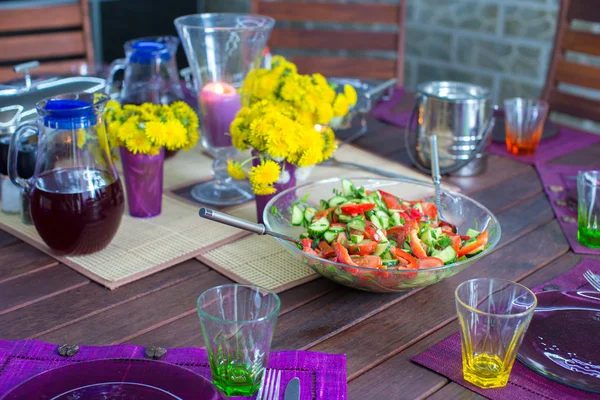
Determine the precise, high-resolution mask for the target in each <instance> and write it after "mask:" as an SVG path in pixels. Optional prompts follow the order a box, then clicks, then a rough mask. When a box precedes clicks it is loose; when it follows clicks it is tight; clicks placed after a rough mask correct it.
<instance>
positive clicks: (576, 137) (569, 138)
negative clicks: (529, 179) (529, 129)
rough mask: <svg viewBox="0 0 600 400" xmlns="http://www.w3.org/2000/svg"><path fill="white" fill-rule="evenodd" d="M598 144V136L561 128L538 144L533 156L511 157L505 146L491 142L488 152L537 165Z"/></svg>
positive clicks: (599, 137)
mask: <svg viewBox="0 0 600 400" xmlns="http://www.w3.org/2000/svg"><path fill="white" fill-rule="evenodd" d="M598 142H600V135H594V134H590V133H585V132H581V131H578V130H575V129H571V128H567V127H564V126H561V127H560V131H559V132H558V134H557V135H556V136H554V137H551V138H549V139H546V140H542V141H541V142H540V144H539V146H538V149H537V151H536V152H535V154H534V155H533V156H513V155H512V154H510V153H509V152H508V150H506V144H505V143H500V142H493V143H492V145H491V146H490V152H491V153H492V154H496V155H498V156H502V157H508V158H512V159H513V160H517V161H521V162H524V163H527V164H532V165H539V164H541V163H545V162H548V161H550V160H552V159H554V158H557V157H560V156H563V155H565V154H568V153H571V152H573V151H575V150H579V149H582V148H584V147H587V146H590V145H592V144H594V143H598Z"/></svg>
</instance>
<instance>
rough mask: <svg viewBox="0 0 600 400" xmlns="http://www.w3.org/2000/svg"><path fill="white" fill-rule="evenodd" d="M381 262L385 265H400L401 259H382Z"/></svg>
mask: <svg viewBox="0 0 600 400" xmlns="http://www.w3.org/2000/svg"><path fill="white" fill-rule="evenodd" d="M381 263H382V264H383V266H384V267H388V268H389V267H395V266H397V265H398V263H399V261H398V260H381Z"/></svg>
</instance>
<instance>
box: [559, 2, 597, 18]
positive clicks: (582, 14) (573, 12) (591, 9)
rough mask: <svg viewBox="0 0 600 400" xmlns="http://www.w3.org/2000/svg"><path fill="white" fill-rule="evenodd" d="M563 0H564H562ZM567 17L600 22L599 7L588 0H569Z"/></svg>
mask: <svg viewBox="0 0 600 400" xmlns="http://www.w3.org/2000/svg"><path fill="white" fill-rule="evenodd" d="M563 1H564V0H563ZM567 15H568V18H569V19H570V20H571V19H581V20H584V21H591V22H600V7H598V4H597V3H596V2H594V1H590V0H569V10H568V14H567Z"/></svg>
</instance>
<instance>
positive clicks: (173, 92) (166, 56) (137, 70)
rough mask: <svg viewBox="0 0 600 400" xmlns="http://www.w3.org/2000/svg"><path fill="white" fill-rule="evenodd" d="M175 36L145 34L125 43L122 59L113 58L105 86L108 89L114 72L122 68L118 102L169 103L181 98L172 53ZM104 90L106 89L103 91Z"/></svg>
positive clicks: (111, 83)
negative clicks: (122, 76)
mask: <svg viewBox="0 0 600 400" xmlns="http://www.w3.org/2000/svg"><path fill="white" fill-rule="evenodd" d="M178 46H179V39H177V38H176V37H175V36H161V37H148V38H140V39H134V40H130V41H128V42H126V43H125V46H124V48H125V55H126V58H125V59H118V60H115V61H113V63H112V64H111V66H110V76H109V77H108V83H107V85H106V90H107V91H110V89H111V88H112V86H113V83H114V77H115V74H116V73H117V72H118V71H119V70H125V77H124V79H123V86H122V87H121V94H120V103H121V104H137V105H139V104H143V103H154V104H170V103H172V102H174V101H177V100H182V99H183V92H182V89H181V82H180V81H179V78H178V69H177V63H176V60H175V54H176V53H177V47H178ZM107 93H108V92H107Z"/></svg>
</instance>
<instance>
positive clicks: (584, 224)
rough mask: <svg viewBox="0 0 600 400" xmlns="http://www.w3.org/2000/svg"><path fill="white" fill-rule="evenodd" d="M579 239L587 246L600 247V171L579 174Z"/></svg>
mask: <svg viewBox="0 0 600 400" xmlns="http://www.w3.org/2000/svg"><path fill="white" fill-rule="evenodd" d="M577 198H578V201H577V203H578V207H577V208H578V212H577V224H578V228H577V240H579V243H581V244H583V245H584V246H587V247H593V248H596V249H598V248H600V171H579V174H578V175H577Z"/></svg>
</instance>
